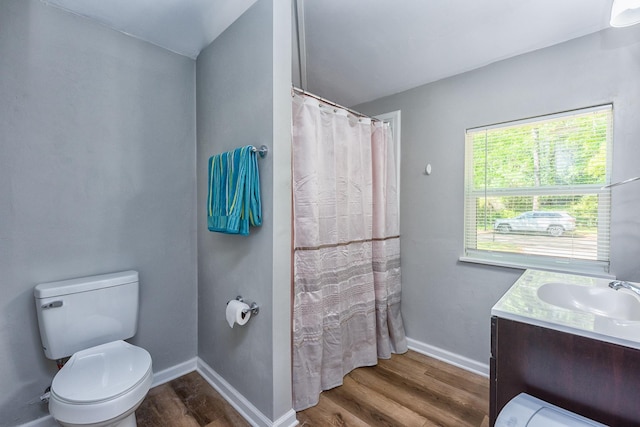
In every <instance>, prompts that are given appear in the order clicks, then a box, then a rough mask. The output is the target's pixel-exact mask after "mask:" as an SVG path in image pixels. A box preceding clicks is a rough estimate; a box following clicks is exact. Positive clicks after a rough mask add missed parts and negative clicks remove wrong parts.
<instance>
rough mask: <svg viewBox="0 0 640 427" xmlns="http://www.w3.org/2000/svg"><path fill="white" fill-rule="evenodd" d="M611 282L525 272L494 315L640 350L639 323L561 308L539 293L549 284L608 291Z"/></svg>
mask: <svg viewBox="0 0 640 427" xmlns="http://www.w3.org/2000/svg"><path fill="white" fill-rule="evenodd" d="M610 281H611V280H609V279H601V278H593V277H586V276H579V275H574V274H564V273H554V272H549V271H540V270H526V271H525V272H524V273H523V274H522V276H520V278H519V279H518V280H517V281H516V282H515V283H514V284H513V286H511V288H510V289H509V290H508V291H507V292H506V293H505V294H504V295H503V296H502V298H500V300H499V301H498V302H497V303H496V304H495V305H494V306H493V308H492V309H491V314H492V315H493V316H498V317H502V318H505V319H510V320H515V321H518V322H523V323H529V324H532V325H537V326H542V327H545V328H550V329H555V330H557V331H561V332H568V333H571V334H575V335H581V336H584V337H588V338H593V339H597V340H600V341H606V342H610V343H613V344H619V345H623V346H627V347H632V348H637V349H640V321H637V320H620V319H613V318H611V317H605V316H600V315H597V314H593V313H590V312H587V311H583V310H580V309H579V308H561V307H559V306H556V305H552V304H549V303H547V302H545V301H543V300H541V299H540V298H539V297H538V289H539V288H540V287H541V286H543V285H545V284H548V283H566V284H569V285H580V286H585V287H591V288H608V285H609V282H610ZM608 290H610V291H611V292H624V293H628V294H632V295H633V296H634V297H635V298H638V297H637V296H636V295H635V294H633V293H632V292H630V291H628V290H624V289H621V290H619V291H615V290H613V289H608ZM600 292H602V291H600ZM607 292H608V291H607ZM639 316H640V314H639Z"/></svg>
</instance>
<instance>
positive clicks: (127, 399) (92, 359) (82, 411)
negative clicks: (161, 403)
mask: <svg viewBox="0 0 640 427" xmlns="http://www.w3.org/2000/svg"><path fill="white" fill-rule="evenodd" d="M152 380H153V372H152V369H151V356H150V355H149V353H148V352H147V351H146V350H145V349H143V348H140V347H136V346H134V345H131V344H129V343H127V342H124V341H121V340H118V341H113V342H110V343H107V344H102V345H99V346H96V347H91V348H88V349H86V350H81V351H79V352H77V353H75V354H74V355H73V356H71V358H70V359H69V361H68V362H67V363H66V364H65V365H64V367H63V368H62V369H61V370H60V372H58V374H57V375H56V376H55V377H54V379H53V383H52V384H51V398H50V400H49V411H50V412H51V415H52V416H53V417H54V418H55V419H56V420H58V421H61V422H66V423H72V424H91V423H97V422H102V421H106V420H110V419H112V418H115V417H117V416H119V415H121V414H123V413H125V412H128V411H130V410H131V409H135V407H137V405H139V404H140V403H141V402H142V400H143V399H144V397H145V396H146V394H147V392H148V391H149V388H150V387H151V382H152Z"/></svg>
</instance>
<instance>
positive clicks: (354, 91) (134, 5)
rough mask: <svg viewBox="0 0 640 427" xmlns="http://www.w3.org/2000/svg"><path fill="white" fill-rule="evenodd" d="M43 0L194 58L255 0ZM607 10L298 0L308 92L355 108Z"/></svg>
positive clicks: (528, 2)
mask: <svg viewBox="0 0 640 427" xmlns="http://www.w3.org/2000/svg"><path fill="white" fill-rule="evenodd" d="M42 1H43V2H44V3H47V4H51V5H54V6H58V7H61V8H63V9H66V10H68V11H71V12H73V13H76V14H79V15H83V16H86V17H88V18H90V19H94V20H96V21H99V22H101V23H102V24H104V25H107V26H109V27H111V28H114V29H116V30H118V31H121V32H123V33H126V34H129V35H132V36H134V37H137V38H139V39H142V40H146V41H148V42H150V43H153V44H156V45H158V46H161V47H164V48H166V49H169V50H171V51H173V52H176V53H179V54H181V55H185V56H188V57H190V58H196V57H197V55H198V53H199V52H200V50H201V49H203V48H204V47H206V46H207V45H208V44H209V43H210V42H211V41H213V40H214V39H215V38H216V37H217V36H218V35H219V34H221V33H222V31H224V29H225V28H226V27H228V26H229V25H230V24H231V23H233V21H235V19H237V17H238V16H240V15H241V14H242V13H244V12H245V11H246V10H247V9H248V8H249V7H250V6H251V5H252V4H253V3H254V2H255V1H256V0H101V1H96V0H94V1H87V0H42ZM274 1H275V0H274ZM611 3H612V0H561V1H559V0H428V1H427V0H396V1H393V2H390V1H388V0H298V16H300V18H301V19H299V22H300V28H301V29H303V30H304V31H303V33H304V40H305V43H304V45H303V46H302V51H303V53H304V54H305V55H304V56H303V58H304V61H303V65H306V67H305V66H303V67H301V68H302V70H305V68H306V73H304V74H305V78H303V80H302V81H304V80H306V85H305V87H304V89H306V90H308V91H310V92H313V93H316V94H318V95H320V96H322V97H325V98H328V99H331V100H332V101H334V102H337V103H339V104H342V105H346V106H353V105H356V104H359V103H362V102H365V101H370V100H373V99H377V98H379V97H382V96H386V95H390V94H393V93H397V92H401V91H404V90H407V89H410V88H413V87H416V86H419V85H422V84H425V83H429V82H433V81H436V80H439V79H442V78H445V77H448V76H452V75H455V74H459V73H463V72H465V71H469V70H472V69H475V68H479V67H482V66H485V65H488V64H490V63H492V62H495V61H499V60H502V59H506V58H509V57H512V56H515V55H519V54H522V53H526V52H530V51H533V50H536V49H540V48H544V47H547V46H551V45H554V44H558V43H561V42H564V41H567V40H570V39H573V38H576V37H580V36H583V35H586V34H590V33H593V32H597V31H599V30H601V29H604V28H607V27H608V26H609V15H610V11H611ZM296 57H297V51H294V60H295V59H296ZM294 74H295V76H294V82H297V83H298V84H300V85H302V83H301V81H300V74H299V68H298V67H294Z"/></svg>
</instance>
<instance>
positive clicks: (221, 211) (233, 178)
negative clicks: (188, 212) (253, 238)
mask: <svg viewBox="0 0 640 427" xmlns="http://www.w3.org/2000/svg"><path fill="white" fill-rule="evenodd" d="M207 225H208V227H209V231H218V232H221V233H228V234H241V235H243V236H247V235H248V234H249V225H252V226H260V225H262V206H261V203H260V175H259V172H258V153H256V152H254V151H253V147H252V146H251V145H248V146H246V147H242V148H236V149H235V150H233V151H229V152H226V153H222V154H217V155H215V156H212V157H211V158H210V159H209V196H208V199H207Z"/></svg>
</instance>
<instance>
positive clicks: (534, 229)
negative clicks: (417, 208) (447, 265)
mask: <svg viewBox="0 0 640 427" xmlns="http://www.w3.org/2000/svg"><path fill="white" fill-rule="evenodd" d="M611 147H612V106H611V105H607V106H600V107H593V108H587V109H582V110H577V111H571V112H568V113H561V114H554V115H550V116H543V117H536V118H533V119H527V120H521V121H517V122H510V123H503V124H499V125H493V126H487V127H482V128H475V129H468V130H467V132H466V158H465V230H464V231H465V237H464V251H465V252H464V255H463V257H462V258H461V259H462V260H463V261H471V262H480V263H488V264H496V265H503V266H511V267H524V268H527V267H532V268H546V269H555V270H562V271H572V272H583V273H591V274H601V275H606V274H607V273H608V271H609V216H610V190H609V189H603V188H602V187H603V186H604V185H606V184H607V183H609V182H610V173H611V170H610V169H611Z"/></svg>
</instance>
